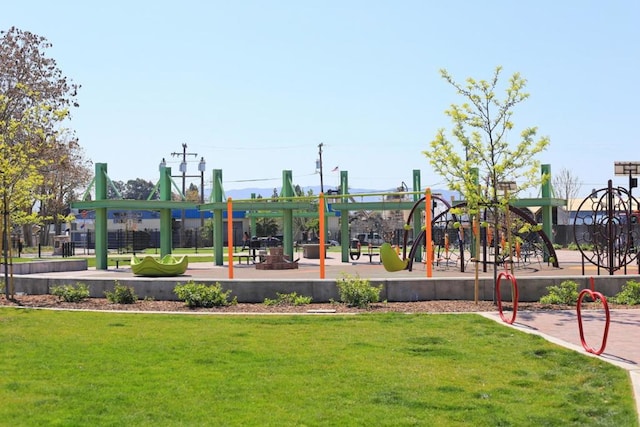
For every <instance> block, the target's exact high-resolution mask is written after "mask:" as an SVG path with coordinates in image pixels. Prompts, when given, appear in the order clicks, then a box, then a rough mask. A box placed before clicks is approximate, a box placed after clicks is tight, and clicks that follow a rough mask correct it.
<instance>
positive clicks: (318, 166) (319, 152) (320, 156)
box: [316, 142, 324, 193]
mask: <svg viewBox="0 0 640 427" xmlns="http://www.w3.org/2000/svg"><path fill="white" fill-rule="evenodd" d="M323 146H324V143H322V142H321V143H320V144H318V165H317V166H316V167H317V168H318V170H319V171H320V192H321V193H324V183H323V182H322V147H323Z"/></svg>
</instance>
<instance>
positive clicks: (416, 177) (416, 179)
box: [413, 169, 431, 262]
mask: <svg viewBox="0 0 640 427" xmlns="http://www.w3.org/2000/svg"><path fill="white" fill-rule="evenodd" d="M420 187H421V185H420V169H414V170H413V191H414V194H413V201H414V202H417V201H418V200H420V197H421V196H420V195H419V193H420V191H422V189H421V188H420ZM420 212H422V209H420V208H418V209H416V210H415V212H414V214H413V239H414V242H415V239H416V238H417V237H418V235H419V234H420V233H421V232H422V215H420ZM428 225H429V226H430V225H431V224H428ZM425 244H426V242H425ZM414 261H416V262H422V253H421V251H417V252H416V256H415V258H414Z"/></svg>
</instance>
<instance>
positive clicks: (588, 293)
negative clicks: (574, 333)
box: [576, 277, 611, 356]
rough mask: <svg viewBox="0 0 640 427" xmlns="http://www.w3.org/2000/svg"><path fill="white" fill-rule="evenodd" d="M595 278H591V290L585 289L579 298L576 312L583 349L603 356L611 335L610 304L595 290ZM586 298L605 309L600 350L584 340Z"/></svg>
mask: <svg viewBox="0 0 640 427" xmlns="http://www.w3.org/2000/svg"><path fill="white" fill-rule="evenodd" d="M593 287H594V286H593V277H592V278H591V289H583V290H582V291H581V292H580V295H579V296H578V304H577V306H576V311H577V314H578V329H579V330H580V342H581V343H582V347H583V348H584V349H585V350H586V351H587V352H588V353H592V354H595V355H596V356H599V355H601V354H602V353H603V352H604V349H605V347H606V346H607V337H608V335H609V323H610V321H611V316H610V313H609V304H608V303H607V298H606V297H605V296H604V295H602V294H601V293H600V292H596V291H595V290H594V289H593ZM585 296H589V297H590V298H591V300H592V301H594V302H595V301H600V302H601V303H602V307H603V308H604V313H605V326H604V333H603V334H602V343H601V344H600V348H599V349H597V350H596V349H594V348H592V347H590V346H589V345H588V344H587V342H586V340H585V338H584V327H583V325H582V301H583V300H584V297H585Z"/></svg>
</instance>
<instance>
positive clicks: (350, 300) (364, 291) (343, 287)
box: [336, 274, 382, 308]
mask: <svg viewBox="0 0 640 427" xmlns="http://www.w3.org/2000/svg"><path fill="white" fill-rule="evenodd" d="M336 285H337V286H338V291H339V293H340V301H342V302H343V303H345V304H347V306H348V307H358V308H368V307H369V304H371V303H372V302H378V301H379V300H380V292H381V291H382V285H380V286H378V287H377V288H376V287H373V286H371V284H370V282H369V279H361V278H360V276H358V275H356V276H351V275H348V274H345V275H343V276H342V277H341V278H339V279H338V280H337V281H336Z"/></svg>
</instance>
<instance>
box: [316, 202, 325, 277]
mask: <svg viewBox="0 0 640 427" xmlns="http://www.w3.org/2000/svg"><path fill="white" fill-rule="evenodd" d="M318 223H319V224H318V225H319V228H320V248H319V249H320V278H321V279H324V273H325V271H324V256H325V252H324V251H325V243H324V228H325V225H324V194H323V193H320V195H319V196H318Z"/></svg>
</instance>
